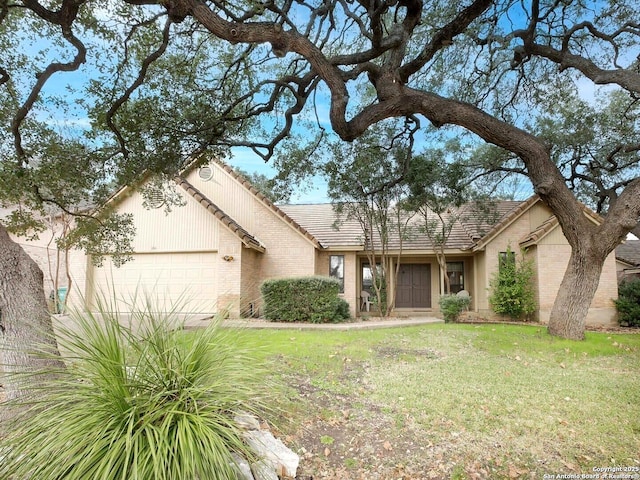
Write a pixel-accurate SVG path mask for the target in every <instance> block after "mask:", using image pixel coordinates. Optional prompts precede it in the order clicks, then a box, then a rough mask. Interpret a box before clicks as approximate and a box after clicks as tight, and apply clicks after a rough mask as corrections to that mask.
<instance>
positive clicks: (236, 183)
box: [183, 159, 323, 249]
mask: <svg viewBox="0 0 640 480" xmlns="http://www.w3.org/2000/svg"><path fill="white" fill-rule="evenodd" d="M202 168H205V169H213V171H212V173H211V180H212V182H211V183H215V181H216V180H215V179H216V178H219V176H218V173H222V174H223V175H224V176H225V177H226V178H227V179H230V181H229V180H226V181H225V184H224V185H220V187H221V188H222V189H223V191H224V194H225V195H230V196H231V197H233V192H227V191H226V190H225V189H226V188H231V189H236V190H237V191H236V192H235V193H239V192H244V195H243V196H244V197H246V198H245V201H248V202H256V203H259V204H260V205H262V206H263V207H264V208H265V209H266V210H267V211H268V212H269V213H271V214H273V215H275V216H276V217H277V218H278V219H279V220H280V221H282V222H283V223H284V224H286V225H288V227H289V228H291V229H292V230H294V232H295V233H296V234H297V235H301V236H302V237H304V238H305V239H306V240H307V241H308V242H311V244H312V245H313V246H314V247H315V248H318V249H322V248H323V245H322V244H321V243H320V241H319V240H318V239H317V238H316V237H315V236H314V235H313V234H312V233H310V232H309V231H307V230H306V229H305V228H304V227H303V226H301V225H300V224H299V223H298V222H297V221H296V220H294V219H293V218H291V217H290V216H289V215H288V214H287V213H286V212H285V211H283V210H282V209H281V208H280V207H278V206H277V205H275V204H274V203H273V202H271V201H270V200H269V199H268V198H267V197H266V196H265V195H263V194H262V193H261V192H260V191H258V189H256V188H255V187H254V186H253V185H252V184H251V182H249V181H248V180H247V179H246V178H244V177H243V176H242V175H240V174H239V173H237V172H236V171H235V170H234V169H233V168H232V167H230V166H229V165H227V164H226V163H225V162H223V161H222V160H219V159H212V160H211V161H210V162H209V163H208V164H206V165H203V166H201V167H199V168H198V169H193V168H192V169H190V170H189V171H187V172H185V173H186V175H184V176H183V178H186V180H187V181H190V182H191V183H192V184H194V183H195V182H196V179H197V178H198V176H199V172H200V169H202ZM200 178H202V177H200ZM207 185H209V184H207V183H206V182H204V183H203V184H202V190H203V192H202V193H203V194H206V192H204V190H205V189H206V188H208V186H207ZM207 196H208V195H207ZM226 199H227V200H228V198H226ZM247 199H248V200H247ZM221 200H225V199H222V198H221ZM216 203H217V204H218V205H220V203H218V202H216ZM245 205H249V203H247V204H245ZM225 211H227V213H229V210H227V209H226V208H225ZM242 213H244V212H242ZM232 216H233V215H232ZM234 218H236V220H238V221H239V222H240V223H243V225H244V226H245V228H247V230H248V231H252V228H251V225H252V222H243V220H242V219H241V218H240V217H235V216H234ZM252 235H254V236H256V237H257V236H259V232H252Z"/></svg>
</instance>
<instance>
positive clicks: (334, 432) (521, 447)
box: [245, 324, 640, 478]
mask: <svg viewBox="0 0 640 480" xmlns="http://www.w3.org/2000/svg"><path fill="white" fill-rule="evenodd" d="M245 333H246V336H247V338H248V339H249V340H251V339H252V337H255V338H253V339H252V340H253V341H255V342H258V341H259V342H260V343H261V345H262V348H260V349H259V353H257V355H259V356H260V357H262V358H263V359H271V360H272V361H273V367H272V368H273V369H274V375H276V376H279V377H281V378H282V379H284V380H285V381H286V382H287V383H289V385H290V386H291V391H290V392H289V395H288V400H285V401H284V402H283V405H282V407H283V408H286V409H288V410H289V411H290V412H291V413H290V418H291V419H292V420H293V421H292V422H291V423H289V424H288V425H285V426H284V427H283V429H284V430H285V432H284V433H285V434H288V435H289V436H290V437H291V438H293V439H296V441H298V443H299V446H304V447H305V450H306V451H313V449H314V448H315V449H316V450H318V451H319V452H321V451H322V450H323V447H324V446H325V445H326V439H327V438H332V439H333V440H334V441H333V442H332V445H331V451H332V452H334V451H335V452H338V453H336V454H335V455H336V458H335V461H336V462H337V463H335V464H334V465H336V468H339V467H338V466H337V465H338V463H340V464H342V465H343V466H344V465H347V464H348V466H349V470H353V469H354V466H355V465H358V466H359V467H360V470H358V472H359V473H356V472H354V473H353V478H359V477H358V476H357V475H362V471H363V470H362V469H364V471H365V472H366V469H367V468H374V467H375V468H376V469H378V470H376V471H379V469H380V468H382V467H381V465H382V464H384V463H385V462H386V464H388V468H395V469H397V468H398V466H397V465H398V463H402V465H403V468H405V469H406V470H405V472H408V471H413V472H421V473H417V474H416V476H414V477H411V476H405V478H425V477H426V473H425V472H427V471H431V470H429V469H433V468H435V467H434V465H437V466H438V468H439V471H440V473H441V474H442V472H446V477H445V478H472V477H473V476H474V475H477V474H479V475H481V476H482V475H483V472H484V474H486V475H485V476H490V477H491V478H501V477H504V478H509V477H511V478H514V477H519V478H520V477H527V476H529V477H531V478H541V477H542V475H543V474H545V473H561V472H578V473H591V472H592V471H593V470H592V469H593V467H602V466H608V465H612V466H613V465H628V466H639V465H640V464H639V463H638V462H639V461H640V381H639V380H638V378H640V335H634V334H631V335H620V334H606V333H588V334H587V339H586V340H585V341H584V342H572V341H566V340H560V339H557V338H555V337H551V336H549V335H548V334H547V333H546V329H544V328H541V327H535V326H513V325H481V326H475V325H442V324H437V325H428V326H421V327H409V328H402V329H389V330H370V331H346V332H333V331H295V330H260V331H248V332H245ZM345 408H348V409H349V411H350V413H349V417H348V418H344V413H345V412H344V410H345ZM310 412H311V413H310ZM310 415H315V416H316V417H317V421H316V422H315V423H314V422H313V421H312V420H313V419H312V418H310ZM372 426H375V428H372ZM316 430H317V431H316ZM341 437H342V438H341ZM347 437H349V438H347ZM358 437H362V438H360V440H358ZM366 437H370V439H369V441H370V442H372V443H375V442H377V439H378V438H380V439H383V438H384V439H386V441H388V442H389V447H388V448H385V449H380V448H379V447H376V448H377V450H376V452H374V453H371V452H368V456H367V455H365V453H367V451H366V450H365V449H364V448H361V445H362V444H363V443H364V442H366V441H367V438H366ZM354 439H356V440H354ZM380 441H382V440H380ZM359 442H360V443H359ZM341 445H343V446H344V447H345V448H344V452H342V455H341V456H340V454H339V453H340V448H341ZM354 445H355V447H354ZM391 445H394V446H397V447H396V448H392V447H391ZM347 447H349V448H351V450H349V448H347ZM356 447H357V448H356ZM400 447H401V448H400ZM354 448H355V450H354ZM385 450H386V451H385ZM358 452H360V453H358ZM362 452H365V453H362ZM358 455H360V456H358ZM332 456H334V453H331V455H330V456H327V458H323V456H322V455H321V454H319V455H318V456H317V457H315V459H312V460H310V461H309V462H310V463H312V466H311V467H310V469H311V470H310V472H309V473H313V471H312V470H313V469H317V468H319V466H318V465H325V464H328V463H331V461H332V458H331V457H332ZM341 457H342V458H341ZM385 459H386V460H385ZM314 462H316V463H314ZM318 462H320V463H318ZM323 462H324V463H323ZM303 464H304V462H303ZM394 464H395V466H393V465H394ZM325 466H326V465H325ZM478 472H480V473H478ZM420 475H425V477H421V476H420ZM335 478H351V477H349V475H348V474H347V475H346V476H343V477H337V476H336V477H335ZM370 478H373V477H370ZM383 478H384V477H383ZM435 478H443V477H442V476H438V477H435Z"/></svg>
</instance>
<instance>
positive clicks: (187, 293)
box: [93, 252, 218, 314]
mask: <svg viewBox="0 0 640 480" xmlns="http://www.w3.org/2000/svg"><path fill="white" fill-rule="evenodd" d="M93 285H94V295H96V296H97V297H99V298H103V297H105V296H106V297H108V298H109V302H113V300H112V299H115V302H116V304H117V305H116V306H117V309H118V311H121V312H129V311H131V310H132V308H133V304H134V303H137V304H138V305H141V304H143V303H144V302H145V301H146V299H147V298H148V299H150V301H151V304H152V306H153V308H154V310H158V311H161V310H165V311H166V310H169V309H172V308H174V306H177V307H178V308H177V309H176V311H178V312H181V313H206V314H209V313H215V311H216V301H217V298H218V289H217V275H216V253H214V252H200V253H140V254H136V255H134V256H133V260H131V261H129V262H127V263H125V264H124V265H122V266H121V267H119V268H116V267H114V266H113V265H112V263H111V261H110V260H109V259H105V262H104V264H103V266H102V267H99V268H94V278H93ZM93 305H94V306H95V305H96V302H95V301H94V302H93Z"/></svg>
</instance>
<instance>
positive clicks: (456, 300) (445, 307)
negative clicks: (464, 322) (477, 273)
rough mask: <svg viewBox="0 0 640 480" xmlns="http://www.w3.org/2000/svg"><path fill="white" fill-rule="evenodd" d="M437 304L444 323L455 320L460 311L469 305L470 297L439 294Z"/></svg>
mask: <svg viewBox="0 0 640 480" xmlns="http://www.w3.org/2000/svg"><path fill="white" fill-rule="evenodd" d="M439 304H440V311H441V312H442V316H443V317H444V321H445V323H450V322H456V321H457V320H458V317H459V316H460V313H462V312H463V311H464V310H466V309H468V308H469V305H471V297H458V296H457V295H441V296H440V300H439Z"/></svg>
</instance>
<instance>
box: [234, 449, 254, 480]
mask: <svg viewBox="0 0 640 480" xmlns="http://www.w3.org/2000/svg"><path fill="white" fill-rule="evenodd" d="M233 462H234V463H233V468H234V470H235V471H236V473H237V474H238V480H255V478H254V477H253V473H252V472H251V466H250V465H249V462H247V461H246V460H245V459H244V458H242V457H241V456H240V455H236V454H233Z"/></svg>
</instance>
